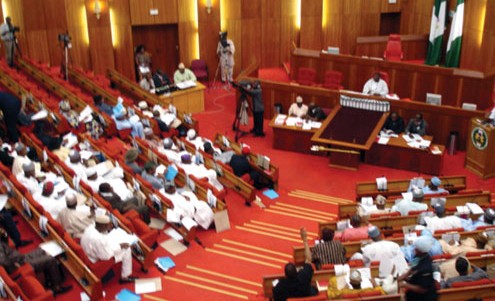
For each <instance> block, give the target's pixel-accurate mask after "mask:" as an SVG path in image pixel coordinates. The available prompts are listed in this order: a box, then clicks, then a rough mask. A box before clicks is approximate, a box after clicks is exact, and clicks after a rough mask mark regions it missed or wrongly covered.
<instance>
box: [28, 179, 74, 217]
mask: <svg viewBox="0 0 495 301" xmlns="http://www.w3.org/2000/svg"><path fill="white" fill-rule="evenodd" d="M59 185H60V184H59ZM54 188H55V186H54V185H53V183H52V182H50V181H48V182H45V183H44V185H43V190H42V191H41V193H36V194H34V195H33V199H34V200H35V201H36V202H38V203H39V204H40V205H41V206H42V207H43V209H45V211H46V212H48V213H50V215H51V216H52V217H53V218H54V219H57V217H58V214H59V213H60V211H62V210H63V209H64V208H66V204H65V202H64V199H63V198H60V199H57V198H56V197H57V195H56V194H55V193H54V192H55V189H54Z"/></svg>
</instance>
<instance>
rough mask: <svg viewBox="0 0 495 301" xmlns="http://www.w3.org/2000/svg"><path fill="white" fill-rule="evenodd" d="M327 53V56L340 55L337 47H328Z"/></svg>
mask: <svg viewBox="0 0 495 301" xmlns="http://www.w3.org/2000/svg"><path fill="white" fill-rule="evenodd" d="M327 52H328V53H329V54H339V53H340V48H339V47H328V50H327Z"/></svg>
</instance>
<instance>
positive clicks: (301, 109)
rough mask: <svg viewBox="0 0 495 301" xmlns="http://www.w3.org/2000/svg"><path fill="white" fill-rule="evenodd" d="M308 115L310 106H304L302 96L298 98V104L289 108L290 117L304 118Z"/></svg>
mask: <svg viewBox="0 0 495 301" xmlns="http://www.w3.org/2000/svg"><path fill="white" fill-rule="evenodd" d="M307 114H308V106H307V105H305V104H303V99H302V97H301V96H298V97H296V102H295V103H293V104H291V105H290V107H289V116H290V117H299V118H304V117H306V115H307Z"/></svg>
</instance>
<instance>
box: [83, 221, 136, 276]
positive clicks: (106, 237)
mask: <svg viewBox="0 0 495 301" xmlns="http://www.w3.org/2000/svg"><path fill="white" fill-rule="evenodd" d="M95 222H96V223H95V225H92V226H89V227H88V228H86V230H85V231H84V234H83V235H82V237H81V247H82V249H83V250H84V253H86V255H87V256H88V258H89V260H90V261H91V262H93V263H94V262H97V261H99V260H109V259H111V258H114V259H115V262H122V271H121V275H120V281H119V282H120V283H129V282H134V280H135V279H136V277H132V276H131V274H132V252H131V248H130V246H131V245H130V238H129V240H127V238H128V237H124V236H123V235H116V234H114V232H113V231H111V229H112V223H111V222H110V217H109V216H108V215H97V216H96V219H95ZM115 233H117V232H115ZM127 236H130V237H132V236H131V235H127ZM124 238H125V239H124Z"/></svg>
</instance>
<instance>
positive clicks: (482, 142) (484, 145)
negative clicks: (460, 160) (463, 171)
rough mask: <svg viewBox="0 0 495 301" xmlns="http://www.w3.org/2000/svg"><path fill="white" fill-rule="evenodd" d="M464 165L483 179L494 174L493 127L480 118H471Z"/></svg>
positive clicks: (494, 140)
mask: <svg viewBox="0 0 495 301" xmlns="http://www.w3.org/2000/svg"><path fill="white" fill-rule="evenodd" d="M468 139H469V141H467V143H466V144H467V152H466V162H465V167H466V168H467V169H469V170H471V171H472V172H474V173H475V174H477V175H479V176H480V177H482V178H483V179H487V178H491V177H494V176H495V155H494V154H495V127H494V126H493V125H491V124H489V123H487V122H485V120H482V119H480V118H473V119H471V126H470V128H469V138H468Z"/></svg>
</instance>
